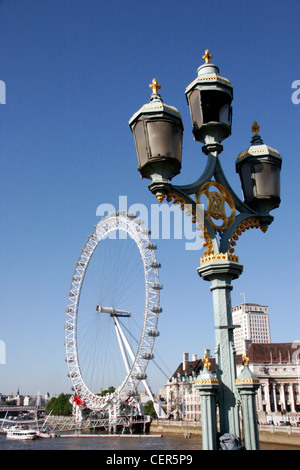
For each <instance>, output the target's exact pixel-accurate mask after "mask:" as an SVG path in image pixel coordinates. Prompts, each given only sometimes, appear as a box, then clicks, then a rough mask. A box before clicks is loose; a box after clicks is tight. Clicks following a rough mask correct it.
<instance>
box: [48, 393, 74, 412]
mask: <svg viewBox="0 0 300 470" xmlns="http://www.w3.org/2000/svg"><path fill="white" fill-rule="evenodd" d="M70 396H71V395H65V394H64V393H61V394H60V395H59V396H58V397H52V398H51V400H50V401H49V402H48V403H47V405H46V413H48V414H49V413H51V414H52V415H56V416H57V415H60V416H69V415H71V414H72V405H71V403H70V402H69V398H70Z"/></svg>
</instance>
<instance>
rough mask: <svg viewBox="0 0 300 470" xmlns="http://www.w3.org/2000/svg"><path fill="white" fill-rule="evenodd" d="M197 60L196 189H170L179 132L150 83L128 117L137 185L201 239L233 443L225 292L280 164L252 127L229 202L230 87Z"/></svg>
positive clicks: (233, 389) (232, 355) (262, 221)
mask: <svg viewBox="0 0 300 470" xmlns="http://www.w3.org/2000/svg"><path fill="white" fill-rule="evenodd" d="M203 59H204V60H205V63H204V64H202V65H201V66H200V67H199V68H198V70H197V77H196V79H195V80H194V81H193V82H192V83H191V84H190V85H189V86H188V87H187V88H186V92H185V93H186V98H187V102H188V104H189V107H190V114H191V119H192V126H193V127H192V132H193V135H194V138H195V140H196V141H198V142H201V143H202V144H203V145H202V151H203V153H204V154H205V155H206V159H207V161H206V166H205V169H204V171H203V173H202V174H201V175H200V176H199V177H198V179H197V180H196V181H194V182H193V183H191V184H188V185H184V186H175V185H174V184H172V183H171V180H172V178H173V177H174V176H176V175H177V174H178V173H179V172H180V170H181V151H182V134H183V125H182V121H181V117H180V114H179V112H178V111H177V109H176V108H174V107H172V106H168V105H165V104H164V103H163V101H162V99H161V97H160V95H159V94H158V89H159V88H160V86H159V85H158V83H157V80H156V79H154V80H153V83H152V84H151V85H150V87H151V88H152V89H153V93H152V95H151V98H150V101H149V103H148V104H146V105H144V106H143V107H142V108H141V109H140V110H139V111H138V112H137V113H135V114H134V116H133V117H132V118H131V119H130V121H129V125H130V127H131V130H132V132H133V135H134V139H135V144H136V151H137V156H138V170H139V171H140V173H141V176H142V177H143V178H147V179H149V180H151V182H150V184H149V186H148V187H149V190H150V191H151V192H152V193H153V194H154V195H155V196H156V198H157V199H158V201H159V202H160V203H161V202H163V201H164V200H166V202H173V204H178V205H179V206H180V207H181V209H182V210H185V209H186V208H188V210H187V212H186V214H187V215H190V216H191V217H192V222H193V223H194V224H195V225H196V229H197V230H199V236H200V237H201V238H202V239H203V246H204V253H203V256H202V257H201V258H200V266H199V267H198V269H197V271H198V274H199V276H200V277H201V278H202V279H204V280H207V281H209V282H210V283H211V288H210V289H211V291H212V295H213V310H214V323H215V342H216V344H215V358H216V380H217V381H218V387H215V386H214V387H212V390H213V391H214V392H213V393H215V392H216V403H217V406H218V410H219V419H220V429H219V430H218V432H220V433H221V434H225V433H231V434H235V435H236V436H237V437H240V420H239V406H240V405H242V406H243V403H244V402H245V400H242V399H241V394H240V391H239V390H240V388H241V387H237V383H236V379H237V377H236V352H235V347H234V341H233V331H234V328H235V327H236V325H233V324H232V306H231V290H232V281H233V280H234V279H237V278H238V277H239V276H240V275H241V273H242V271H243V266H242V265H241V264H240V263H239V258H238V255H237V254H236V253H235V246H236V243H237V241H238V239H239V237H240V236H241V235H242V234H243V233H244V232H246V231H247V230H249V229H252V228H260V229H261V230H262V231H263V232H265V231H266V230H267V228H268V226H269V225H270V224H271V223H272V221H273V216H271V215H270V211H271V210H273V209H275V208H276V207H278V206H279V204H280V170H281V156H280V154H279V153H278V152H277V150H275V149H273V148H271V147H268V146H267V145H265V144H264V143H263V141H262V139H261V137H260V136H259V135H258V131H259V127H258V125H257V124H256V123H254V124H253V126H252V132H253V133H254V136H253V138H252V140H251V145H250V147H249V148H248V149H247V150H244V151H243V152H241V153H240V154H239V156H238V157H237V160H236V171H237V173H238V174H239V177H240V181H241V186H242V191H243V195H244V200H241V199H240V198H239V197H238V196H237V195H236V193H235V192H234V191H233V189H232V188H231V186H230V184H229V183H228V180H227V178H226V176H225V174H224V172H223V169H222V166H221V161H220V154H221V152H222V150H223V146H222V144H221V142H223V140H225V139H226V138H227V137H229V136H230V134H231V128H232V107H231V103H232V99H233V89H232V85H231V83H230V81H229V80H228V79H226V78H224V77H221V76H220V75H219V68H218V67H217V66H216V65H214V64H212V63H211V62H210V61H211V59H212V55H211V54H210V53H209V50H206V51H205V54H204V55H203ZM202 204H203V205H204V217H203V211H200V213H199V210H198V208H199V206H200V205H202ZM203 219H204V220H203ZM216 390H217V391H216ZM211 392H212V391H210V392H209V394H211ZM254 392H255V387H254ZM203 393H204V392H203ZM205 393H206V392H205ZM213 393H212V394H211V395H210V396H211V397H212V396H213ZM213 401H214V400H212V399H210V403H212V404H213ZM206 406H207V404H206ZM212 406H213V405H212ZM212 415H213V414H211V413H207V412H206V413H205V415H204V416H203V417H202V427H203V428H204V429H206V439H205V442H204V443H203V445H204V448H207V449H211V448H213V446H214V444H213V443H215V442H216V436H215V433H216V427H215V426H212V425H211V424H210V423H211V416H212ZM208 416H209V419H208ZM245 416H246V418H245V419H247V420H254V421H255V422H253V423H252V424H253V425H252V424H251V426H250V427H249V429H251V430H252V431H251V432H253V433H255V435H256V433H257V432H258V430H257V423H256V420H255V419H254V417H253V414H252V415H251V414H249V413H245ZM209 434H210V435H211V436H210V437H209ZM250 441H251V442H252V444H251V448H258V440H257V439H256V438H254V439H252V440H251V439H248V442H250ZM253 442H254V444H253Z"/></svg>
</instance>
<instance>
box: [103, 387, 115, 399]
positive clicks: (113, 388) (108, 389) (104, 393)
mask: <svg viewBox="0 0 300 470" xmlns="http://www.w3.org/2000/svg"><path fill="white" fill-rule="evenodd" d="M115 391H116V389H115V387H112V386H111V387H108V388H106V389H105V390H101V392H100V393H99V395H100V397H104V396H105V395H106V394H107V393H114V392H115Z"/></svg>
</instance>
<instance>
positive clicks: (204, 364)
mask: <svg viewBox="0 0 300 470" xmlns="http://www.w3.org/2000/svg"><path fill="white" fill-rule="evenodd" d="M202 362H203V366H204V367H207V369H208V370H209V369H210V365H211V364H210V362H209V360H208V357H207V354H204V356H203V359H202Z"/></svg>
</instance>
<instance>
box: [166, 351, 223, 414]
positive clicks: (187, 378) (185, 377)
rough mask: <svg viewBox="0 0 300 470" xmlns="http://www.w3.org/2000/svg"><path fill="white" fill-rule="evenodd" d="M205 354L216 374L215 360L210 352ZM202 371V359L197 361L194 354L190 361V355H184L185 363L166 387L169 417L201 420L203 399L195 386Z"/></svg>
mask: <svg viewBox="0 0 300 470" xmlns="http://www.w3.org/2000/svg"><path fill="white" fill-rule="evenodd" d="M204 353H205V354H206V355H207V357H208V358H209V360H210V362H211V367H212V371H213V372H214V371H215V360H214V358H211V354H210V350H209V349H206V350H205V351H204ZM202 369H203V362H202V359H197V355H196V354H193V355H192V360H191V361H190V360H189V353H186V352H185V353H183V361H182V362H181V363H180V364H179V366H178V367H177V369H176V371H175V372H174V374H173V375H172V377H171V378H170V379H169V380H168V382H167V383H166V385H165V388H166V392H167V393H166V400H167V416H168V417H172V418H173V419H175V420H187V421H200V420H201V399H200V394H199V391H198V390H196V389H195V387H194V384H195V380H196V378H197V377H198V375H199V373H200V371H201V370H202Z"/></svg>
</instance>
